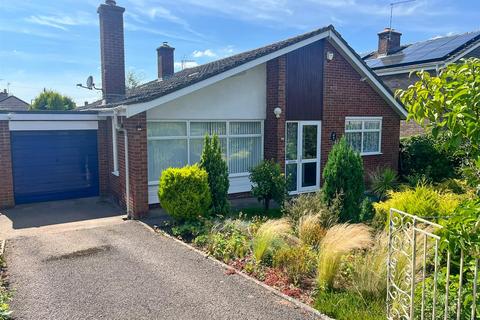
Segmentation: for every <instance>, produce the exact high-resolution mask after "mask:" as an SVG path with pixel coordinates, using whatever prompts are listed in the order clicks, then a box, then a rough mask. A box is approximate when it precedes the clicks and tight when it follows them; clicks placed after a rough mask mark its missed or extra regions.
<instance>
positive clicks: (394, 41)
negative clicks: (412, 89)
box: [362, 28, 480, 136]
mask: <svg viewBox="0 0 480 320" xmlns="http://www.w3.org/2000/svg"><path fill="white" fill-rule="evenodd" d="M401 36H402V34H401V33H400V32H398V31H397V30H394V29H390V28H385V30H383V31H381V32H379V33H378V48H377V50H375V51H373V52H369V53H366V54H364V55H362V58H363V59H364V60H365V62H366V63H367V65H368V66H369V67H370V68H371V69H372V70H374V71H375V73H376V74H377V75H378V76H379V77H380V78H381V79H382V80H383V82H384V83H385V84H386V85H387V86H388V87H389V88H390V90H392V92H395V91H396V90H398V89H406V88H408V86H409V85H410V84H413V83H415V82H416V81H417V80H418V77H417V76H416V75H415V74H412V75H411V76H410V73H411V72H414V71H420V70H425V71H428V72H430V73H431V74H432V75H437V74H438V72H439V71H440V70H441V69H442V68H444V67H445V66H447V65H449V64H451V63H456V62H458V61H459V60H460V59H462V58H470V57H476V58H479V57H480V31H475V32H468V33H464V34H456V35H449V36H445V37H435V38H433V39H430V40H426V41H420V42H416V43H412V44H402V43H401ZM400 128H401V129H400V135H401V136H411V135H414V134H421V133H423V132H424V130H423V128H422V127H420V126H419V125H418V124H416V123H415V122H413V121H409V122H406V121H402V123H401V127H400Z"/></svg>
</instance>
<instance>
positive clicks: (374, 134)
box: [345, 117, 382, 155]
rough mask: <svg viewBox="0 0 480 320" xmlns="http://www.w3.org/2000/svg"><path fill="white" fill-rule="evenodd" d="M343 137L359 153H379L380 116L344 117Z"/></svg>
mask: <svg viewBox="0 0 480 320" xmlns="http://www.w3.org/2000/svg"><path fill="white" fill-rule="evenodd" d="M345 138H346V139H347V142H348V143H350V145H351V146H352V147H353V149H355V150H356V151H358V152H359V153H360V154H361V155H369V154H379V153H380V152H381V139H382V118H378V117H375V118H354V117H349V118H346V120H345Z"/></svg>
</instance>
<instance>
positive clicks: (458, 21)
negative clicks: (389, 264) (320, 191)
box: [0, 0, 480, 103]
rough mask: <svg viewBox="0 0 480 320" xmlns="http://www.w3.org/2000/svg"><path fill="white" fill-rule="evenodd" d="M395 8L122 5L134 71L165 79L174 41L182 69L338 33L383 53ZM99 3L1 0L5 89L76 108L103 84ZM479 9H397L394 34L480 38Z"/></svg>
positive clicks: (264, 2) (455, 4)
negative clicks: (92, 87) (165, 58)
mask: <svg viewBox="0 0 480 320" xmlns="http://www.w3.org/2000/svg"><path fill="white" fill-rule="evenodd" d="M391 1H392V0H243V1H235V0H117V4H118V5H121V6H123V7H125V8H126V12H125V45H126V69H127V71H128V70H131V71H134V72H135V73H137V74H139V75H140V76H141V78H143V79H144V80H145V81H148V80H151V79H154V78H155V77H156V51H155V49H156V48H157V47H158V46H159V45H160V44H161V43H162V42H163V41H168V42H169V43H170V44H171V45H172V46H174V47H175V48H176V51H175V57H176V62H177V63H176V65H177V68H179V67H180V61H181V60H182V59H185V60H193V61H194V62H190V63H189V64H202V63H205V62H208V61H211V60H215V59H219V58H221V57H224V56H228V55H231V54H234V53H238V52H241V51H244V50H248V49H252V48H255V47H259V46H263V45H265V44H268V43H271V42H274V41H277V40H282V39H284V38H287V37H290V36H294V35H297V34H301V33H304V32H307V31H310V30H313V29H316V28H319V27H322V26H325V25H328V24H333V25H334V26H335V27H336V29H337V30H338V31H339V32H340V33H341V34H342V36H343V37H344V38H345V39H346V40H347V41H348V42H349V44H350V45H351V46H352V47H353V48H354V49H355V50H357V52H365V51H369V50H371V49H375V47H376V46H377V35H376V33H377V32H378V31H380V30H382V29H383V28H384V27H386V26H387V25H388V20H389V14H390V6H389V3H390V2H391ZM100 2H101V1H100V0H55V1H40V0H38V1H28V0H24V1H20V0H17V1H13V0H0V43H1V46H0V79H1V80H0V89H3V88H6V87H7V85H8V84H9V89H10V92H11V93H12V94H15V95H17V96H18V97H20V98H22V99H24V100H26V101H27V102H30V100H31V99H32V98H34V97H35V95H36V94H38V93H39V92H40V91H41V90H42V88H44V87H46V88H51V89H55V90H58V91H60V92H62V93H64V94H67V95H69V96H71V97H72V98H74V100H75V101H76V102H77V103H82V102H83V101H85V100H88V101H92V100H94V99H96V98H98V92H92V91H88V90H85V89H80V88H77V87H76V86H75V84H76V83H79V82H84V81H85V79H86V78H87V76H88V75H90V74H91V75H93V76H94V78H95V79H96V81H97V82H98V84H99V85H100V83H99V82H100V59H99V52H100V49H99V31H98V16H97V13H96V8H97V7H98V5H99V3H100ZM478 12H480V1H476V0H470V1H465V0H463V1H458V0H457V1H451V0H417V1H415V2H412V3H408V4H403V5H399V6H397V7H396V8H395V10H394V20H393V26H394V28H396V29H397V30H399V31H401V32H402V33H403V37H402V42H403V43H409V42H415V41H420V40H424V39H429V38H432V37H436V36H441V35H448V34H452V33H463V32H468V31H473V30H478V29H480V20H479V19H478Z"/></svg>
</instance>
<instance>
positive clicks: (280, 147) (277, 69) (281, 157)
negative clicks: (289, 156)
mask: <svg viewBox="0 0 480 320" xmlns="http://www.w3.org/2000/svg"><path fill="white" fill-rule="evenodd" d="M285 61H286V58H285V56H281V57H278V58H276V59H274V60H271V61H268V62H267V110H266V112H267V117H266V119H265V129H264V130H265V137H264V157H265V159H268V160H270V159H273V160H275V161H276V162H278V163H279V164H280V166H281V168H282V170H284V167H285V114H286V112H285V111H286V98H285V89H286V88H285V83H286V74H285ZM277 107H279V108H281V109H282V113H281V115H280V118H278V119H277V117H276V116H275V114H274V113H273V110H274V109H275V108H277Z"/></svg>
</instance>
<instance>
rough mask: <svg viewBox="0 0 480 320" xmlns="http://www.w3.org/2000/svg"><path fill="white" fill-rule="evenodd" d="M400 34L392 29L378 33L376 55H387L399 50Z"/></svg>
mask: <svg viewBox="0 0 480 320" xmlns="http://www.w3.org/2000/svg"><path fill="white" fill-rule="evenodd" d="M401 37H402V34H401V33H400V32H398V31H396V30H394V29H390V28H385V29H384V30H383V31H382V32H379V33H378V51H377V54H378V55H387V54H390V53H392V52H394V51H396V50H397V49H399V48H400V39H401Z"/></svg>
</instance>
